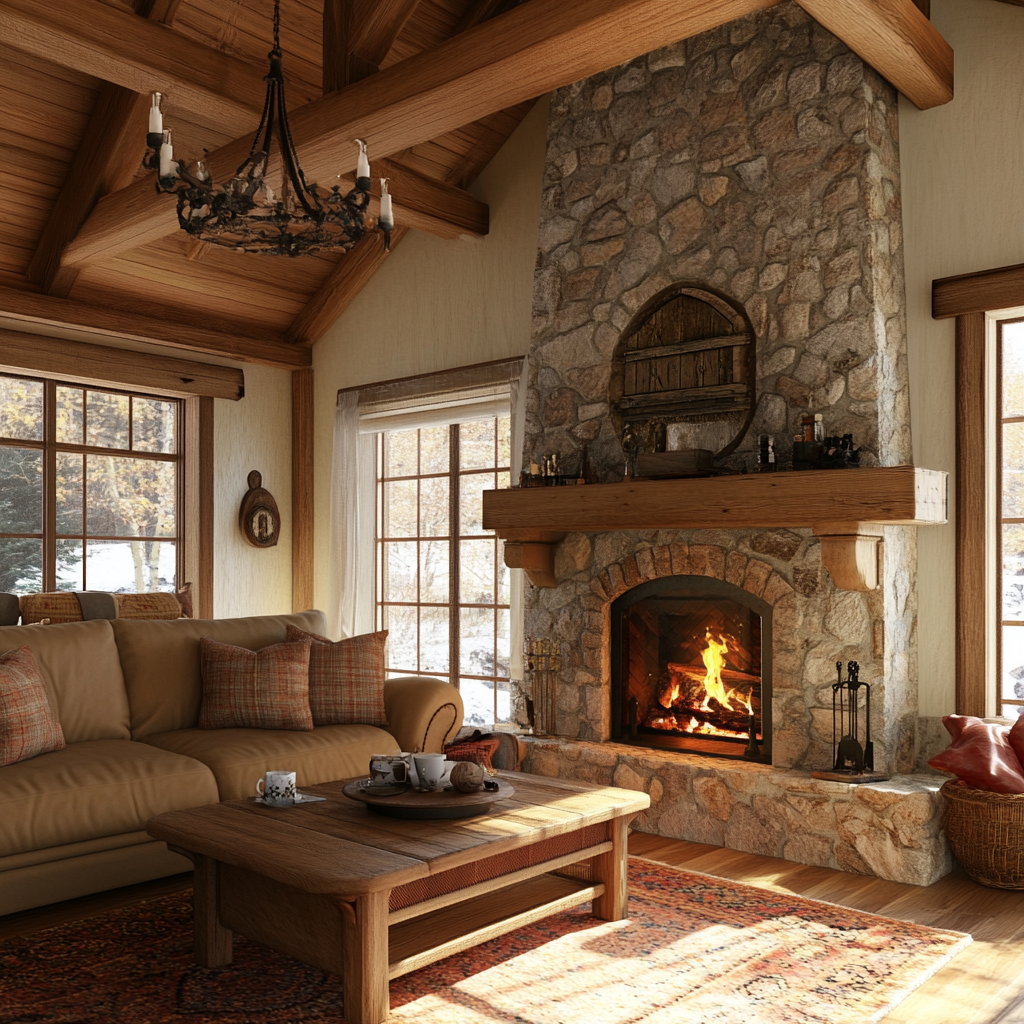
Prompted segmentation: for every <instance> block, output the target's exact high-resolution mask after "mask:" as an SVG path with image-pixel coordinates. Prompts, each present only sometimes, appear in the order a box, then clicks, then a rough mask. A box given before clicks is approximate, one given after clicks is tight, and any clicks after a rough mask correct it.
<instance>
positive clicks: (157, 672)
mask: <svg viewBox="0 0 1024 1024" xmlns="http://www.w3.org/2000/svg"><path fill="white" fill-rule="evenodd" d="M109 625H110V626H112V627H113V630H114V636H115V637H116V639H117V649H118V651H119V652H120V655H121V668H122V669H123V671H124V683H125V689H126V690H127V691H128V704H129V706H130V707H131V738H132V739H134V740H141V739H145V738H146V737H147V736H152V735H153V734H154V733H158V732H170V731H172V730H173V729H194V728H195V727H196V726H197V725H198V724H199V708H200V707H201V705H202V702H203V676H202V670H201V667H200V659H199V640H200V638H201V637H204V636H206V637H210V639H212V640H219V641H220V642H221V643H223V644H233V645H234V646H235V647H245V648H247V649H248V650H250V651H258V650H260V649H261V648H263V647H269V646H270V645H271V644H280V643H284V640H285V631H286V629H287V628H288V626H289V625H292V626H298V627H299V628H300V629H308V630H313V631H320V632H322V631H323V630H324V629H325V628H326V623H325V621H324V616H323V612H316V611H312V612H296V613H295V614H293V615H254V616H251V617H248V618H244V619H173V620H165V621H160V620H144V619H139V620H132V619H114V620H113V621H112V622H110V623H109ZM44 628H51V627H44Z"/></svg>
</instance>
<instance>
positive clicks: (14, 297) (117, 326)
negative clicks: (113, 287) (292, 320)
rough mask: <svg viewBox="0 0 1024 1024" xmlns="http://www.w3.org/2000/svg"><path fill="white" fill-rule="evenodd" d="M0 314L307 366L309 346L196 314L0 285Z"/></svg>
mask: <svg viewBox="0 0 1024 1024" xmlns="http://www.w3.org/2000/svg"><path fill="white" fill-rule="evenodd" d="M0 317H4V318H7V319H8V320H11V321H30V322H32V323H37V324H45V325H47V326H49V327H55V328H60V329H62V330H75V331H86V332H89V333H92V334H97V335H100V336H103V337H116V338H135V339H137V340H138V341H152V342H155V343H157V344H159V345H169V346H171V347H172V348H183V349H190V350H192V351H193V352H208V353H209V354H210V355H217V356H226V357H228V358H230V359H237V360H240V361H241V362H247V363H263V364H265V365H267V366H281V367H284V368H286V369H289V370H294V369H297V368H298V367H302V366H309V365H310V364H311V362H312V357H311V354H310V352H309V350H308V349H306V348H303V347H301V346H299V345H289V344H287V343H286V342H285V341H283V340H280V339H271V338H257V337H253V336H252V332H250V331H247V332H246V333H245V334H237V335H236V334H228V333H226V332H223V331H214V330H210V329H209V328H208V327H204V326H203V325H202V323H201V322H200V321H201V320H202V317H201V316H197V317H196V318H194V319H193V318H188V317H185V316H183V317H181V318H180V319H178V320H174V319H170V318H168V317H165V316H159V317H155V316H149V315H147V314H146V313H144V312H132V313H126V312H124V311H123V310H119V309H111V308H109V307H107V306H94V305H92V304H91V303H88V302H78V301H76V300H74V299H61V298H56V297H54V296H52V295H38V294H36V293H34V292H27V291H22V290H20V289H18V288H7V287H3V286H0Z"/></svg>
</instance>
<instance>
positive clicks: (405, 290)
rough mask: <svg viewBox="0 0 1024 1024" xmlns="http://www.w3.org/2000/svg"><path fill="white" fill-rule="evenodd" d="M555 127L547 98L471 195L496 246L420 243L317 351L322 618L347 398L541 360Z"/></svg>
mask: <svg viewBox="0 0 1024 1024" xmlns="http://www.w3.org/2000/svg"><path fill="white" fill-rule="evenodd" d="M547 115H548V104H547V99H546V98H545V99H542V100H540V101H539V102H538V103H537V105H536V106H535V107H534V108H533V110H531V111H530V113H529V114H528V115H527V116H526V118H525V119H524V120H523V122H522V124H521V125H520V126H519V127H518V128H517V129H516V131H515V132H514V133H513V135H512V136H511V138H509V140H508V142H506V143H505V145H504V146H503V147H502V149H501V151H500V152H499V153H498V154H497V155H496V156H495V157H494V159H493V160H492V161H491V162H490V163H489V164H488V165H487V168H486V170H485V171H484V172H483V174H481V175H480V177H479V178H478V179H477V181H476V182H475V183H474V185H473V186H472V188H471V189H470V191H471V192H472V193H473V194H474V195H475V196H477V198H479V199H481V200H483V201H484V202H486V203H487V204H488V205H489V206H490V231H489V233H488V234H487V235H486V237H484V238H466V239H461V240H459V241H454V242H450V241H444V240H442V239H440V238H436V237H434V236H433V235H427V234H422V233H420V232H410V233H409V234H408V235H407V236H406V237H405V239H404V240H403V242H402V244H401V245H400V246H398V247H397V248H396V249H395V251H394V253H393V254H392V255H391V256H389V257H388V259H387V261H386V262H385V263H384V265H383V266H382V267H381V268H380V270H378V271H377V273H376V274H375V275H374V276H373V278H372V280H371V281H370V283H369V284H368V285H367V286H366V288H364V289H363V291H362V292H361V293H360V294H359V296H358V297H357V298H356V300H355V301H354V302H353V303H352V305H351V306H350V307H349V308H348V309H347V310H346V311H345V312H344V313H343V314H342V315H341V317H339V319H338V320H337V322H336V323H335V324H334V325H333V326H332V327H331V329H330V331H328V333H327V334H326V335H325V336H324V337H323V338H321V339H320V341H318V342H317V344H316V346H315V347H314V349H313V369H314V380H315V388H316V394H315V415H316V431H315V446H316V452H315V459H316V473H315V480H316V491H315V506H316V520H315V522H316V525H315V545H316V553H315V562H316V577H315V592H314V603H315V605H316V607H317V608H323V609H326V608H327V604H328V595H329V592H330V588H329V571H330V568H329V550H330V479H331V454H332V448H333V437H334V408H335V401H336V396H337V393H338V389H339V388H346V387H351V386H353V385H357V384H368V383H371V382H374V381H381V380H391V379H393V378H395V377H408V376H412V375H414V374H419V373H430V372H432V371H435V370H444V369H449V368H451V367H456V366H466V365H469V364H472V363H484V362H488V361H490V360H492V359H503V358H507V357H510V356H517V355H524V354H525V353H526V351H527V349H528V348H529V343H530V310H531V307H532V300H533V268H534V261H535V259H536V254H537V227H538V224H539V223H540V193H541V180H542V176H543V171H544V150H545V145H546V137H547ZM247 376H248V374H247ZM218 614H221V613H220V612H218Z"/></svg>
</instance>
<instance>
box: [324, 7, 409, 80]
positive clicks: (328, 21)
mask: <svg viewBox="0 0 1024 1024" xmlns="http://www.w3.org/2000/svg"><path fill="white" fill-rule="evenodd" d="M419 2H420V0H324V15H323V25H324V28H323V83H324V92H325V93H328V92H334V91H336V90H337V89H343V88H344V87H345V86H346V85H351V84H352V83H353V82H358V81H361V80H362V79H364V78H368V77H369V76H370V75H374V74H376V73H377V72H378V71H379V70H380V65H381V62H382V61H383V60H384V58H385V57H386V56H387V55H388V51H389V50H390V49H391V47H392V46H393V45H394V42H395V40H396V39H397V38H398V34H399V33H400V32H401V31H402V29H403V28H404V27H405V23H406V22H407V21H408V20H409V18H410V17H411V16H412V13H413V11H415V10H416V8H417V6H418V5H419Z"/></svg>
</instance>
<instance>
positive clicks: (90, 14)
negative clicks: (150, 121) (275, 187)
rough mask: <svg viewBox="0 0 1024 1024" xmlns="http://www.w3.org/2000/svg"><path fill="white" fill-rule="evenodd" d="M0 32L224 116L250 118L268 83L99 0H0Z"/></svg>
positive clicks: (37, 52) (252, 69)
mask: <svg viewBox="0 0 1024 1024" xmlns="http://www.w3.org/2000/svg"><path fill="white" fill-rule="evenodd" d="M0 37H2V38H3V40H4V42H5V43H6V44H7V45H8V46H11V47H13V48H14V49H16V50H21V51H22V52H24V53H31V54H33V55H34V56H36V57H40V58H42V59H43V60H48V61H55V62H56V63H58V64H60V65H61V66H63V67H66V68H72V69H74V70H75V71H80V72H82V73H83V74H87V75H92V76H94V77H95V78H100V79H102V80H103V81H105V82H113V83H114V84H115V85H120V86H123V87H124V88H126V89H131V90H132V92H140V93H144V94H145V95H147V96H148V95H149V94H150V93H152V92H162V93H165V94H166V95H167V96H169V97H171V98H172V99H173V101H174V103H175V104H179V105H181V106H182V107H183V108H184V109H186V110H193V111H197V112H203V113H205V114H206V115H207V116H209V117H212V118H216V119H217V120H218V121H221V120H224V121H226V123H228V124H232V123H234V124H238V120H239V118H240V117H244V118H245V120H246V121H248V120H249V119H250V117H251V116H252V114H251V112H252V110H253V105H254V104H256V103H259V101H260V100H261V98H262V95H263V93H264V91H265V89H266V87H265V86H264V84H263V75H264V74H265V72H264V71H263V69H261V68H257V67H256V66H255V65H252V64H248V63H246V62H245V61H243V60H239V59H238V58H237V57H233V56H231V55H230V54H227V53H223V52H221V51H220V50H215V49H213V48H212V47H208V46H206V47H204V46H200V45H199V44H197V43H196V42H195V41H194V40H192V39H189V38H188V37H187V36H184V35H181V34H180V33H178V32H175V31H174V30H173V29H170V28H168V27H167V26H166V25H162V24H158V23H157V22H155V21H151V20H148V19H146V18H140V17H138V16H136V15H135V14H133V13H131V12H130V11H128V10H125V9H123V8H118V7H113V6H111V5H109V4H106V3H104V2H103V0H0ZM289 90H290V91H291V93H292V96H293V99H303V100H306V101H309V100H311V99H313V98H314V96H313V95H312V94H310V93H309V92H308V90H305V91H304V90H302V88H301V86H300V85H299V84H298V83H295V84H294V85H293V84H292V83H289ZM261 109H262V105H261V106H259V107H257V109H256V118H257V120H258V117H259V111H260V110H261ZM255 124H256V121H253V126H254V127H255ZM232 169H233V168H232Z"/></svg>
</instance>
